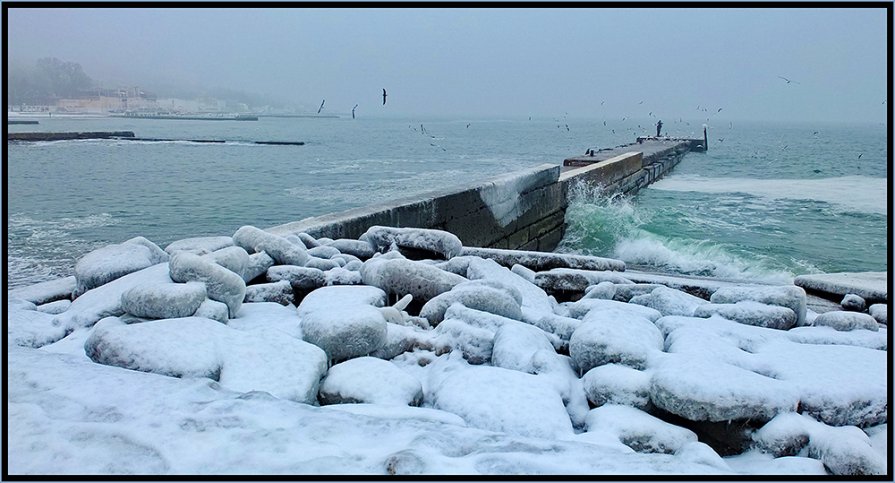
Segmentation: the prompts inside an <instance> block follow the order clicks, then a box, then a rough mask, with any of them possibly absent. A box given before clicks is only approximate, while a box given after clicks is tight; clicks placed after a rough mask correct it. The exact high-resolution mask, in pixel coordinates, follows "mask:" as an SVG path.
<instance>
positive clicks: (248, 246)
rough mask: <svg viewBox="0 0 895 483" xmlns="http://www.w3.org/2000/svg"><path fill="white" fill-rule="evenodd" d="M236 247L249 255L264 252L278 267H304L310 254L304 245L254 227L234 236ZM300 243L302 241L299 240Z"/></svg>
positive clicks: (248, 227)
mask: <svg viewBox="0 0 895 483" xmlns="http://www.w3.org/2000/svg"><path fill="white" fill-rule="evenodd" d="M233 242H234V243H235V244H236V246H239V247H242V248H244V249H245V250H246V251H247V252H249V253H255V252H260V251H264V252H266V253H267V254H268V255H270V257H271V258H273V259H274V260H275V261H276V263H277V264H278V265H299V266H301V265H304V264H305V262H307V261H308V252H307V250H306V249H305V246H304V245H300V244H298V243H292V242H291V241H289V240H287V239H285V238H283V237H281V236H279V235H274V234H273V233H268V232H266V231H264V230H261V229H259V228H255V227H254V226H248V225H247V226H243V227H241V228H240V229H238V230H236V233H234V234H233ZM299 242H300V240H299Z"/></svg>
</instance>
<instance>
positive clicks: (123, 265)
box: [75, 237, 168, 296]
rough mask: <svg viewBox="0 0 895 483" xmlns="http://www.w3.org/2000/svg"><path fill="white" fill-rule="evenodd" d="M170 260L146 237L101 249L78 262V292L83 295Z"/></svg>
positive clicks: (76, 278)
mask: <svg viewBox="0 0 895 483" xmlns="http://www.w3.org/2000/svg"><path fill="white" fill-rule="evenodd" d="M144 241H145V242H144ZM150 245H151V246H150ZM166 261H168V254H167V253H165V252H164V251H163V250H162V249H161V248H159V247H158V246H156V245H155V244H154V243H152V242H150V241H149V240H146V239H145V238H143V237H136V238H132V239H130V240H127V241H126V242H124V243H120V244H115V245H107V246H105V247H102V248H98V249H96V250H93V251H92V252H90V253H88V254H86V255H84V256H83V257H81V258H80V259H79V260H78V261H77V263H75V280H76V283H77V288H76V289H75V294H76V295H78V296H80V295H81V294H83V293H84V292H86V291H88V290H90V289H92V288H96V287H99V286H102V285H105V284H107V283H109V282H111V281H112V280H115V279H118V278H121V277H122V276H124V275H127V274H129V273H133V272H137V271H139V270H142V269H144V268H146V267H150V266H152V265H156V264H158V263H162V262H166Z"/></svg>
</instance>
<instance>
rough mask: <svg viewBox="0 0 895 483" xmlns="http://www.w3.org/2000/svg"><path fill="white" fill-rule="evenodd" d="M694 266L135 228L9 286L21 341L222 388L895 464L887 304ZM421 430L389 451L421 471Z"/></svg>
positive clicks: (399, 240) (708, 448)
mask: <svg viewBox="0 0 895 483" xmlns="http://www.w3.org/2000/svg"><path fill="white" fill-rule="evenodd" d="M657 280H659V281H661V280H670V281H674V277H661V278H658V279H657ZM677 282H680V281H677ZM685 285H686V284H681V283H668V284H663V283H658V282H657V283H643V282H634V281H633V280H631V279H630V278H629V277H627V276H626V272H625V264H624V263H623V262H621V261H619V260H613V259H608V258H601V257H588V256H572V255H563V254H554V253H542V252H531V251H518V250H506V249H494V248H479V247H468V246H464V244H463V242H462V241H461V239H460V238H458V237H457V236H456V235H454V234H452V233H449V232H446V231H441V230H432V229H421V228H393V227H387V226H372V227H370V228H368V229H367V230H366V231H365V232H364V233H363V234H362V235H360V236H359V237H357V238H336V239H332V238H327V237H323V236H317V237H315V236H312V235H311V234H309V233H306V232H299V233H297V234H289V235H286V236H280V235H277V234H274V233H271V232H268V231H264V230H260V229H258V228H255V227H251V226H245V227H242V228H240V229H239V230H237V231H236V233H234V234H233V235H232V236H219V237H200V238H187V239H183V240H179V241H176V242H174V243H171V244H170V245H168V246H167V247H165V249H164V250H163V249H161V248H160V247H158V246H157V245H155V244H154V243H153V242H151V241H150V240H147V239H145V238H142V237H137V238H134V239H131V240H128V241H126V242H124V243H121V244H116V245H110V246H107V247H104V248H101V249H99V250H96V251H94V252H91V253H89V254H87V255H85V256H84V257H83V258H81V259H80V260H79V261H78V263H77V265H76V266H75V273H74V275H73V276H71V277H68V278H65V279H61V280H56V281H52V282H47V283H43V284H38V285H35V286H31V287H26V288H23V289H18V290H14V291H10V292H9V293H8V295H7V308H8V316H7V323H8V325H7V344H8V346H12V345H16V346H24V347H27V348H41V347H48V346H53V345H59V344H78V345H79V346H80V345H82V346H83V353H84V354H85V355H86V356H87V357H89V359H90V360H91V361H93V363H96V364H102V365H106V366H113V367H119V368H124V369H130V370H135V371H143V372H149V373H154V374H158V375H162V376H169V377H174V378H188V377H197V378H208V379H211V380H214V381H216V382H217V383H218V384H219V385H220V387H222V388H223V389H225V390H229V391H237V392H242V393H247V394H248V393H252V394H255V393H257V392H264V393H268V394H269V395H271V396H272V397H275V398H281V399H286V400H290V401H294V402H298V403H301V404H306V405H312V406H318V405H324V406H326V405H333V404H347V403H365V404H369V405H386V406H388V407H394V406H415V407H424V408H430V409H432V410H437V411H440V412H443V413H446V414H450V417H452V418H459V419H458V421H459V420H462V423H464V424H465V425H466V426H468V427H472V428H477V429H480V430H485V431H493V432H498V433H503V434H508V435H513V436H519V437H526V438H540V439H543V440H551V441H552V440H555V441H569V440H572V439H574V438H576V437H585V438H593V440H594V441H600V444H612V445H617V446H619V447H624V448H625V450H626V451H628V452H636V453H639V454H644V455H650V454H663V455H668V456H669V457H670V458H674V459H675V460H676V461H677V460H681V461H698V462H699V464H704V465H707V466H706V468H713V471H721V472H731V473H734V471H733V470H732V469H731V467H730V466H728V464H727V463H726V462H725V459H722V457H729V456H733V455H740V454H745V453H747V452H748V453H749V454H752V455H755V454H758V455H761V458H764V459H763V460H762V461H765V462H766V463H767V462H773V465H772V467H773V468H774V471H777V472H780V473H781V474H787V473H792V472H795V473H799V472H803V471H806V469H807V471H814V472H819V473H828V474H835V475H868V474H884V473H886V471H887V461H886V458H885V454H884V452H882V451H881V450H879V449H878V448H877V447H876V446H875V445H874V443H873V442H874V441H879V435H880V434H881V433H883V432H885V431H886V428H887V423H888V421H887V410H888V394H889V388H888V387H887V372H886V370H887V369H886V368H887V361H888V354H887V350H888V346H887V340H888V337H887V325H886V324H887V310H886V309H887V307H886V306H885V305H881V304H871V305H870V306H869V307H867V304H866V303H864V300H863V299H861V297H860V296H858V295H856V294H848V295H847V296H846V297H845V299H843V302H842V304H841V306H840V307H838V309H836V310H831V311H828V312H824V313H821V314H819V313H816V312H814V311H813V310H811V309H810V308H809V307H808V303H807V297H806V293H805V290H804V289H802V288H801V287H798V286H795V285H786V286H764V285H746V284H735V283H725V284H717V285H715V286H713V285H712V283H711V282H710V281H709V282H706V283H703V284H702V285H701V286H700V287H699V290H698V291H691V292H692V293H690V292H687V291H684V290H680V289H679V288H675V287H683V286H685ZM694 294H696V295H694ZM10 350H11V349H10ZM439 424H442V423H439ZM14 437H15V435H14V434H11V439H13V438H14ZM415 449H416V450H419V452H418V453H413V454H410V455H409V456H408V454H403V453H402V454H403V456H401V457H397V456H396V457H392V458H390V459H389V460H388V461H386V462H384V463H383V468H382V470H383V471H387V472H389V473H392V474H395V473H401V472H405V471H406V472H408V473H418V472H425V468H426V460H425V457H422V456H419V455H420V454H422V455H425V454H426V451H425V450H424V449H423V450H420V448H415ZM399 456H400V455H399ZM402 458H403V459H402ZM408 458H409V460H408V461H409V463H408V461H405V460H407V459H408ZM410 463H412V464H410Z"/></svg>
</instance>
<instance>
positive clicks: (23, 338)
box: [6, 298, 66, 348]
mask: <svg viewBox="0 0 895 483" xmlns="http://www.w3.org/2000/svg"><path fill="white" fill-rule="evenodd" d="M14 300H15V299H13V298H7V304H6V309H7V311H6V324H7V325H6V343H7V345H8V344H15V345H19V346H23V347H33V348H38V347H43V346H45V345H47V344H51V343H53V342H56V341H57V340H59V339H62V338H63V337H65V336H66V327H65V326H63V325H62V324H59V323H58V322H57V321H56V319H55V317H54V316H53V315H52V314H47V313H44V312H39V311H37V310H34V308H32V307H33V304H32V305H26V304H30V302H26V304H17V303H10V302H11V301H14ZM19 300H20V299H19Z"/></svg>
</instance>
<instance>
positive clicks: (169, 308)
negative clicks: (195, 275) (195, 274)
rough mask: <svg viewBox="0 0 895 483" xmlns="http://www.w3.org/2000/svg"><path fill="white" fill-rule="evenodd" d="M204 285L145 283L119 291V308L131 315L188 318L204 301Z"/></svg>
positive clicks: (194, 283) (156, 317)
mask: <svg viewBox="0 0 895 483" xmlns="http://www.w3.org/2000/svg"><path fill="white" fill-rule="evenodd" d="M206 295H207V294H206V291H205V284H204V283H201V282H188V283H145V284H140V285H137V286H134V287H131V288H130V289H128V290H126V291H125V292H124V293H122V294H121V307H122V308H123V309H124V311H125V312H126V313H128V314H130V315H133V316H134V317H140V318H145V319H175V318H179V317H189V316H191V315H193V314H194V313H195V312H196V310H197V309H198V308H199V305H201V304H202V302H204V301H205V297H206Z"/></svg>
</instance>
